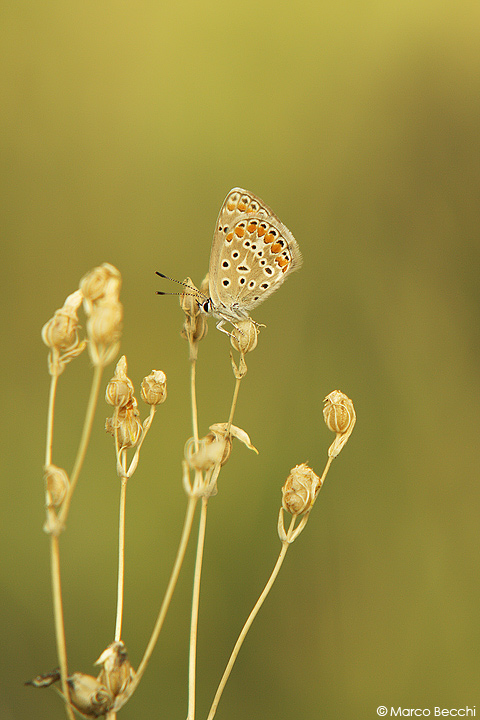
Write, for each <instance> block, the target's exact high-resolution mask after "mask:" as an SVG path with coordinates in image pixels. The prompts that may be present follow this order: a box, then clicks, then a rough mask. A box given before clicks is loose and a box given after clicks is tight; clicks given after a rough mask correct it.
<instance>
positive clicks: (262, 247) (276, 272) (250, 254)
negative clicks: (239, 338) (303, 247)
mask: <svg viewBox="0 0 480 720" xmlns="http://www.w3.org/2000/svg"><path fill="white" fill-rule="evenodd" d="M301 263H302V256H301V253H300V250H299V247H298V243H297V241H296V240H295V238H294V237H293V235H292V233H291V232H290V230H288V228H287V227H285V225H284V224H283V223H282V222H281V221H280V220H279V219H278V217H277V216H276V215H275V214H274V213H273V212H272V210H270V208H269V207H268V206H267V205H265V203H264V202H263V200H260V198H258V197H256V196H255V195H254V194H253V193H251V192H249V191H247V190H243V189H242V188H233V190H230V192H229V193H228V195H227V197H226V198H225V200H224V202H223V205H222V207H221V209H220V213H219V216H218V220H217V224H216V226H215V232H214V236H213V243H212V250H211V254H210V268H209V278H210V297H211V298H212V301H213V303H214V305H215V307H216V308H217V311H218V312H219V313H220V314H221V313H222V311H223V310H224V311H226V314H232V315H233V316H236V317H238V319H240V318H241V317H246V316H247V315H248V311H249V310H251V309H252V308H254V307H256V306H257V305H259V304H260V303H261V302H263V301H264V300H265V299H266V298H267V297H268V296H269V295H271V293H273V292H274V291H275V290H276V289H277V288H279V287H280V285H281V284H282V283H283V282H284V281H285V279H286V278H287V276H288V275H289V274H290V273H291V272H293V270H296V269H297V268H299V267H300V265H301Z"/></svg>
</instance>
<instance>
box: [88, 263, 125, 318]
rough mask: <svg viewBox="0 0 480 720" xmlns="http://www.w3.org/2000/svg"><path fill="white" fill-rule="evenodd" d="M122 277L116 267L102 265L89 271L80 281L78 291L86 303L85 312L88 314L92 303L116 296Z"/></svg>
mask: <svg viewBox="0 0 480 720" xmlns="http://www.w3.org/2000/svg"><path fill="white" fill-rule="evenodd" d="M121 284H122V276H121V274H120V272H119V270H117V268H116V267H114V266H113V265H110V263H103V264H102V265H99V266H98V267H95V268H93V270H90V271H89V272H88V273H87V274H86V275H84V276H83V278H82V279H81V280H80V290H81V291H82V292H83V295H84V297H85V301H86V306H87V308H86V310H87V312H90V310H91V305H92V303H96V302H98V301H99V300H101V299H102V298H106V297H112V295H113V296H117V297H118V294H119V292H120V287H121Z"/></svg>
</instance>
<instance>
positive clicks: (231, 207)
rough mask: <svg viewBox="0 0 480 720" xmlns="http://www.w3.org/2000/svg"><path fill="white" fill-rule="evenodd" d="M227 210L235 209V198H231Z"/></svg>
mask: <svg viewBox="0 0 480 720" xmlns="http://www.w3.org/2000/svg"><path fill="white" fill-rule="evenodd" d="M227 210H230V212H231V211H232V210H235V203H234V202H233V200H229V202H227Z"/></svg>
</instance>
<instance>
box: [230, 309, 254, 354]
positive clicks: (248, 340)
mask: <svg viewBox="0 0 480 720" xmlns="http://www.w3.org/2000/svg"><path fill="white" fill-rule="evenodd" d="M257 341H258V326H257V324H256V323H255V322H254V321H253V320H252V319H251V318H247V319H246V320H240V321H239V322H236V323H235V327H234V328H233V330H232V333H231V335H230V342H231V344H232V347H234V348H235V350H238V352H240V353H242V355H245V354H246V353H249V352H252V350H255V348H256V347H257Z"/></svg>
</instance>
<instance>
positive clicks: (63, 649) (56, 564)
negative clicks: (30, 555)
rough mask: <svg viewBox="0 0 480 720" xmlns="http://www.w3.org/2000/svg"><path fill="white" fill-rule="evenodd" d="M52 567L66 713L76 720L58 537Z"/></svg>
mask: <svg viewBox="0 0 480 720" xmlns="http://www.w3.org/2000/svg"><path fill="white" fill-rule="evenodd" d="M50 565H51V576H52V595H53V613H54V618H55V639H56V643H57V657H58V664H59V666H60V677H61V684H62V692H63V695H64V698H65V712H66V713H67V717H68V718H69V720H75V716H74V714H73V710H72V708H71V705H70V692H69V688H68V684H67V677H68V667H67V644H66V640H65V624H64V620H63V604H62V588H61V581H60V550H59V546H58V537H57V536H55V535H51V536H50Z"/></svg>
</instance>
